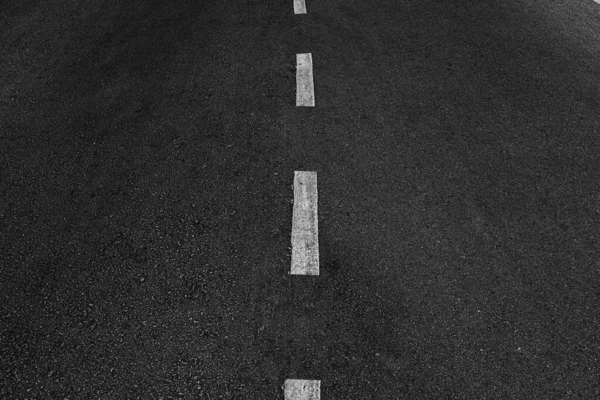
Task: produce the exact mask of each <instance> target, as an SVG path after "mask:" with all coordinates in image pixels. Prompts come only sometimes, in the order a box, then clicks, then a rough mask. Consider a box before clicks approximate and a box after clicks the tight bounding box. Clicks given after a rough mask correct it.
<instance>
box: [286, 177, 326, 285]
mask: <svg viewBox="0 0 600 400" xmlns="http://www.w3.org/2000/svg"><path fill="white" fill-rule="evenodd" d="M317 200H318V196H317V173H316V172H314V171H295V172H294V215H293V220H292V269H291V272H290V274H292V275H319V221H318V214H317Z"/></svg>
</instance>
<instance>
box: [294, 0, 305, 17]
mask: <svg viewBox="0 0 600 400" xmlns="http://www.w3.org/2000/svg"><path fill="white" fill-rule="evenodd" d="M294 14H306V4H305V3H304V0H294Z"/></svg>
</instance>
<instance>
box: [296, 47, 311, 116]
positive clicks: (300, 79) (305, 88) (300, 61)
mask: <svg viewBox="0 0 600 400" xmlns="http://www.w3.org/2000/svg"><path fill="white" fill-rule="evenodd" d="M296 88H297V92H296V105H297V106H304V107H314V106H315V87H314V82H313V66H312V54H311V53H306V54H296Z"/></svg>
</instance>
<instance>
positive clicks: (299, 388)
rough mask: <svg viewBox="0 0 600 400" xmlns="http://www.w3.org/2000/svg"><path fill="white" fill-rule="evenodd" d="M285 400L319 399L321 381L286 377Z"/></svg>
mask: <svg viewBox="0 0 600 400" xmlns="http://www.w3.org/2000/svg"><path fill="white" fill-rule="evenodd" d="M284 399H285V400H320V399H321V381H307V380H303V379H286V381H285V388H284Z"/></svg>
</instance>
